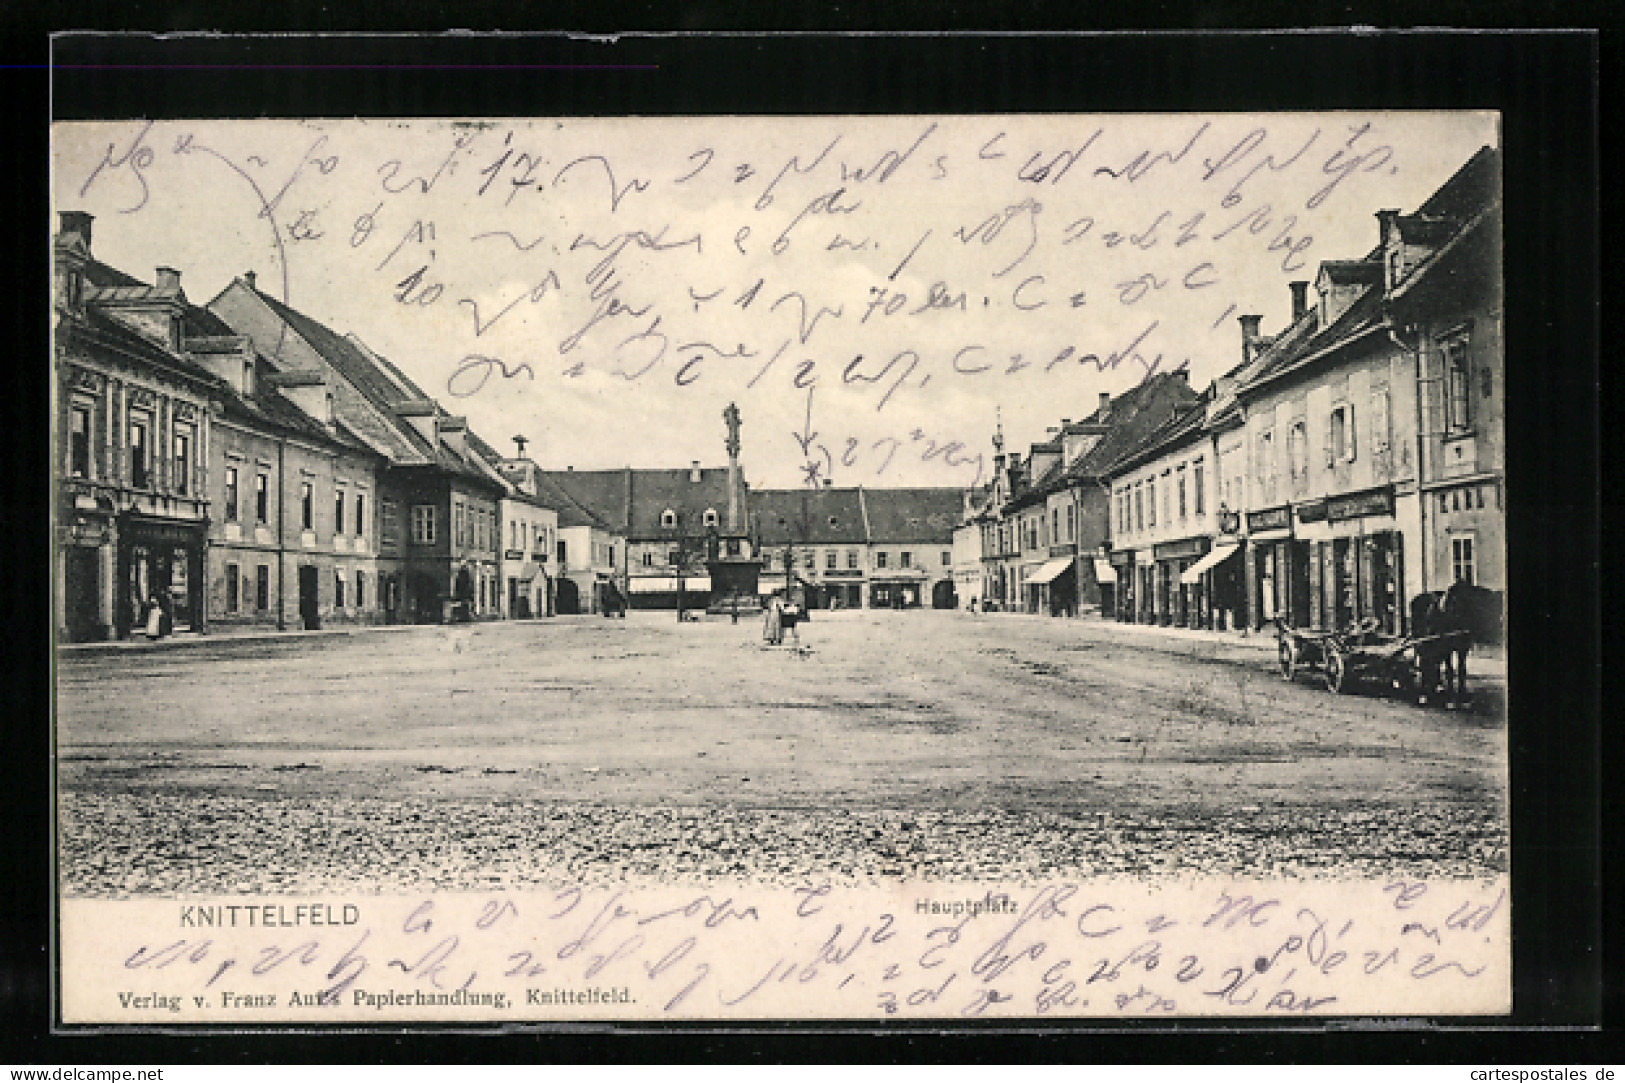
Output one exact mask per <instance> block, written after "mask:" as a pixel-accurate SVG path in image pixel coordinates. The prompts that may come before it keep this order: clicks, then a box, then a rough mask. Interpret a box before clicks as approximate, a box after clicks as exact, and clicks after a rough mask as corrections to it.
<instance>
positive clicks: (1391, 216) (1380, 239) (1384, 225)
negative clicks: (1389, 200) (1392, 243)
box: [1377, 210, 1399, 247]
mask: <svg viewBox="0 0 1625 1083" xmlns="http://www.w3.org/2000/svg"><path fill="white" fill-rule="evenodd" d="M1398 221H1399V211H1397V210H1391V211H1378V212H1377V244H1378V245H1381V246H1383V247H1387V245H1388V234H1390V233H1392V232H1393V227H1394V224H1395V223H1396V222H1398Z"/></svg>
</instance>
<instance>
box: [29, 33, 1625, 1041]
mask: <svg viewBox="0 0 1625 1083" xmlns="http://www.w3.org/2000/svg"><path fill="white" fill-rule="evenodd" d="M702 14H703V10H702ZM1150 14H1151V15H1152V16H1157V15H1162V16H1166V15H1167V11H1166V9H1159V11H1155V12H1152V13H1150ZM1242 14H1243V15H1246V14H1247V12H1243V13H1242ZM758 17H760V16H758ZM960 17H961V19H962V18H963V13H960ZM322 18H323V16H320V15H319V16H318V17H317V18H316V19H314V20H313V21H312V22H311V23H310V24H307V25H317V24H319V22H320V21H322ZM155 25H162V23H161V22H160V23H157V24H155ZM578 25H590V24H586V23H578ZM985 25H992V24H985ZM1602 45H1603V43H1602V39H1601V38H1600V37H1599V36H1598V35H1596V34H1593V33H1581V32H1496V31H1486V32H1456V33H1449V32H1383V33H1378V32H1374V31H1361V32H1350V31H1338V30H1327V31H1308V32H1304V31H1299V32H1285V33H1234V32H1226V31H1215V32H1205V33H1204V32H1188V31H1186V32H1157V33H1149V34H1146V33H1115V34H1109V35H1095V34H1089V35H1078V34H1054V33H1043V34H1037V35H1028V34H1014V33H997V34H986V33H972V32H950V33H931V34H918V35H916V34H891V35H881V36H858V35H850V34H842V33H809V34H800V33H798V34H791V35H783V34H771V35H769V34H728V35H714V34H709V33H698V32H673V33H658V34H628V35H621V36H619V37H617V38H614V39H606V38H602V37H582V36H577V37H570V36H564V35H542V36H526V37H519V36H502V37H466V36H459V37H444V36H423V37H417V36H400V35H391V36H344V37H324V36H300V37H276V38H272V37H255V38H248V37H210V36H182V37H169V38H160V37H155V36H150V35H140V36H104V35H99V34H95V33H82V34H73V35H67V36H58V37H56V38H55V39H54V41H47V40H46V39H45V38H44V36H43V35H40V36H39V37H38V38H37V39H34V38H31V39H30V40H29V41H28V42H27V44H26V47H27V50H28V54H29V55H28V58H27V59H26V61H24V63H23V64H22V65H21V66H14V67H12V68H11V69H10V70H9V71H8V78H7V83H8V84H12V83H23V82H24V81H27V82H28V83H30V84H33V83H34V82H35V81H37V82H39V83H42V84H43V83H44V82H45V80H46V78H47V77H49V79H50V82H49V89H50V92H51V100H50V104H49V108H48V110H34V111H28V112H26V113H25V115H26V117H27V122H31V130H29V131H27V132H24V133H20V135H14V137H13V138H11V140H10V142H11V145H12V149H13V153H12V155H10V156H9V157H10V158H11V164H10V167H9V168H8V169H7V173H8V174H10V177H9V184H10V185H11V186H13V187H15V186H17V185H19V184H28V183H29V182H31V181H32V183H33V185H34V189H33V191H32V192H31V193H20V195H21V198H14V199H13V201H12V202H13V215H12V216H11V217H12V218H13V221H12V222H11V223H10V224H11V226H12V228H13V229H16V230H18V231H19V234H20V239H21V241H22V243H21V245H20V246H14V247H13V248H12V250H13V251H26V252H28V253H29V255H30V257H31V261H30V262H28V263H26V264H25V268H26V273H20V274H19V275H18V276H17V277H18V278H19V279H21V281H22V283H23V284H24V287H25V288H23V289H20V290H18V289H14V290H13V291H11V299H12V301H13V304H14V305H16V307H17V308H18V318H17V320H16V321H15V322H14V323H13V326H14V327H18V328H24V329H27V330H28V331H29V337H26V338H25V340H24V342H22V343H19V344H18V346H17V347H16V350H17V353H16V356H17V357H18V358H35V359H39V358H43V357H45V356H46V351H47V349H48V344H47V341H46V340H47V339H48V334H49V328H48V326H47V324H46V320H45V319H44V315H45V314H46V313H47V312H48V300H47V288H46V284H47V283H48V282H49V275H48V268H47V267H45V266H44V264H45V263H46V262H47V261H48V257H49V248H48V232H49V231H48V229H45V228H42V226H43V224H44V222H45V216H44V210H45V208H46V206H48V200H47V199H41V198H39V197H42V196H46V195H48V192H47V189H46V185H45V182H44V181H45V178H44V174H45V170H46V168H47V167H48V162H49V154H48V143H47V140H48V124H47V123H44V122H46V121H48V120H49V119H58V120H71V119H88V118H108V119H111V118H121V117H129V118H133V117H148V116H151V117H227V116H230V117H252V116H262V115H268V116H357V115H390V114H394V115H404V116H442V115H458V116H478V115H494V116H506V115H580V116H591V115H615V114H623V113H630V114H640V115H647V116H657V115H682V114H705V113H709V114H718V113H768V114H774V113H779V114H803V113H804V114H816V113H894V112H895V113H939V112H941V113H999V112H1140V111H1157V112H1172V111H1204V112H1216V111H1244V110H1245V111H1252V110H1259V111H1264V110H1287V109H1294V110H1295V109H1304V110H1310V109H1313V110H1335V109H1494V110H1499V111H1500V112H1501V113H1502V147H1503V152H1504V161H1505V207H1506V228H1507V236H1506V246H1505V253H1506V296H1507V304H1508V312H1507V316H1508V318H1507V332H1508V334H1507V358H1506V360H1507V365H1506V378H1507V395H1506V401H1507V410H1508V429H1509V438H1510V439H1509V443H1510V447H1511V449H1512V452H1511V456H1510V461H1509V463H1508V470H1507V473H1508V482H1507V490H1508V511H1507V526H1508V537H1509V543H1508V544H1509V553H1508V557H1509V560H1510V561H1511V568H1512V573H1511V589H1510V590H1509V592H1508V594H1509V598H1508V605H1509V610H1510V612H1509V625H1508V631H1509V657H1510V664H1511V680H1510V684H1509V696H1510V700H1511V712H1510V720H1509V745H1510V748H1511V756H1512V763H1511V769H1512V833H1513V848H1512V854H1513V856H1512V868H1513V932H1514V940H1513V949H1514V964H1513V976H1514V1014H1513V1016H1512V1017H1511V1018H1510V1019H1501V1018H1495V1019H1479V1020H1466V1021H1463V1020H1453V1021H1452V1020H1441V1021H1438V1022H1437V1023H1436V1024H1435V1023H1434V1022H1432V1021H1427V1020H1411V1021H1406V1023H1405V1025H1403V1026H1401V1027H1394V1026H1380V1025H1378V1026H1373V1027H1370V1028H1365V1029H1361V1028H1358V1027H1351V1026H1349V1025H1348V1024H1341V1025H1332V1026H1328V1025H1325V1024H1318V1023H1317V1024H1307V1025H1303V1026H1298V1027H1293V1028H1289V1029H1283V1028H1281V1027H1280V1026H1278V1025H1275V1026H1269V1027H1266V1026H1262V1025H1250V1024H1246V1023H1243V1024H1237V1025H1224V1026H1216V1025H1214V1024H1210V1023H1204V1024H1186V1025H1178V1024H1176V1025H1173V1026H1163V1027H1161V1028H1159V1029H1157V1030H1155V1031H1152V1030H1150V1029H1149V1028H1145V1029H1141V1028H1124V1027H1122V1026H1114V1027H1103V1026H1100V1025H1098V1024H1094V1023H1091V1022H1088V1021H1081V1022H1078V1023H1076V1024H1061V1025H1046V1026H1045V1028H1043V1029H1042V1030H1036V1029H1027V1028H1020V1029H1012V1028H1010V1027H1008V1026H986V1027H977V1028H974V1029H971V1028H965V1027H957V1028H953V1029H951V1030H947V1031H944V1030H941V1029H939V1028H938V1027H936V1026H933V1025H929V1024H926V1025H896V1024H886V1025H884V1026H882V1025H881V1024H879V1023H872V1024H870V1023H865V1024H861V1025H858V1024H854V1025H847V1026H814V1025H802V1026H794V1027H787V1026H778V1025H768V1026H748V1027H740V1026H733V1027H729V1028H727V1029H719V1028H716V1027H711V1026H671V1027H662V1028H658V1029H656V1028H649V1027H645V1028H642V1029H635V1028H619V1029H616V1028H609V1027H600V1028H594V1029H583V1028H579V1027H574V1028H557V1029H553V1030H549V1031H547V1032H544V1033H535V1032H529V1033H526V1034H524V1035H519V1034H508V1035H506V1036H505V1037H503V1038H501V1039H500V1040H498V1039H496V1038H494V1037H493V1036H492V1032H482V1033H478V1034H469V1033H467V1032H466V1031H465V1032H459V1033H450V1032H430V1033H423V1032H421V1031H408V1030H406V1029H404V1028H400V1029H396V1028H378V1029H375V1030H368V1031H356V1030H350V1031H344V1032H334V1033H332V1034H325V1035H323V1036H322V1037H320V1038H312V1037H310V1036H308V1034H305V1035H289V1034H280V1035H278V1034H264V1033H258V1034H255V1033H246V1032H243V1031H240V1030H229V1029H225V1028H220V1029H219V1030H211V1031H210V1032H209V1033H208V1034H207V1036H200V1035H199V1032H197V1031H194V1032H191V1033H188V1034H155V1033H150V1032H120V1033H116V1034H108V1033H89V1032H69V1033H52V1032H51V1030H50V1020H51V1019H52V1017H53V1015H54V1005H53V1004H52V996H51V984H50V982H51V979H50V969H49V968H50V966H51V965H52V952H51V951H50V950H49V949H50V941H49V937H50V926H49V915H50V907H51V906H52V905H53V902H54V876H53V874H52V860H53V855H52V854H51V850H50V838H49V830H50V820H49V810H50V788H49V787H50V771H51V769H52V761H51V758H50V757H51V733H50V727H49V726H48V725H47V724H46V722H47V719H48V718H49V717H50V716H49V710H50V694H51V683H52V672H51V655H50V649H49V643H50V623H49V608H48V607H49V590H48V584H49V578H48V576H45V575H44V574H42V573H43V572H44V570H45V569H46V567H47V564H46V561H47V560H48V559H49V544H50V543H49V505H48V502H47V500H46V484H47V478H48V476H49V475H48V467H47V463H46V448H47V446H48V442H49V432H48V427H47V419H48V411H47V410H46V409H45V405H44V401H45V398H46V396H47V395H48V371H47V369H46V367H45V366H44V365H41V364H39V362H38V360H35V361H32V362H28V363H18V364H16V365H15V366H14V368H13V371H14V372H21V373H22V374H23V375H24V379H23V381H22V386H23V387H24V388H25V389H26V393H25V394H22V395H13V396H5V397H3V398H5V399H6V400H8V401H7V405H6V410H7V414H8V417H7V420H8V421H9V422H11V423H12V424H11V432H12V433H13V434H14V440H13V441H12V443H11V444H10V446H9V448H8V451H7V457H8V461H7V465H8V466H9V467H10V468H11V469H10V471H9V475H8V476H9V478H10V481H11V484H12V487H13V491H17V492H28V493H29V495H30V496H31V498H32V499H30V500H28V501H26V502H15V503H14V502H10V501H8V502H6V505H7V506H6V507H5V509H4V510H5V513H6V514H5V519H6V520H7V521H8V525H10V526H11V527H12V529H11V530H9V531H7V532H5V533H6V534H7V535H8V536H7V549H8V551H15V554H16V555H15V557H14V563H16V564H18V565H20V566H21V567H22V568H26V569H30V571H29V573H28V574H25V575H20V576H16V577H14V579H13V582H14V583H16V584H19V586H17V587H14V591H16V593H10V594H8V595H5V596H3V597H4V604H6V605H7V606H8V607H9V610H10V611H9V612H5V616H7V617H9V618H10V630H11V633H12V634H11V637H10V641H11V644H12V648H10V649H8V650H7V656H8V660H9V659H15V662H12V663H11V664H9V665H8V667H7V668H8V671H10V672H9V674H8V675H9V676H10V677H11V678H12V681H11V684H12V687H14V688H16V689H20V690H23V691H24V692H25V694H26V699H25V702H26V703H28V704H29V706H28V708H26V709H24V710H22V711H14V712H13V715H12V718H11V719H10V720H8V722H7V723H6V724H5V726H4V728H3V734H4V753H5V763H6V765H7V766H6V772H7V773H6V782H7V785H6V787H4V790H5V793H4V797H3V800H4V801H5V803H6V815H5V823H6V824H8V825H9V826H10V827H11V831H10V832H9V833H8V836H9V837H8V838H7V850H8V851H11V852H12V854H13V855H14V857H15V862H14V864H13V867H15V868H16V869H17V870H18V872H17V874H16V875H14V876H13V877H10V878H7V879H6V881H5V886H4V887H3V888H0V906H3V909H0V928H3V929H4V930H5V937H4V942H3V943H0V1018H3V1019H5V1020H7V1033H6V1039H7V1043H6V1051H5V1052H3V1053H0V1060H7V1061H11V1062H13V1063H53V1064H93V1063H104V1062H109V1061H117V1062H123V1063H132V1064H133V1063H187V1062H201V1063H222V1062H223V1063H232V1062H238V1063H260V1062H358V1061H359V1062H374V1063H377V1062H392V1061H414V1062H423V1061H444V1062H460V1061H475V1062H478V1061H511V1060H520V1061H523V1060H532V1061H551V1060H601V1061H610V1062H616V1061H619V1062H643V1061H652V1060H661V1061H666V1060H734V1061H737V1060H746V1059H749V1060H766V1061H780V1060H821V1061H828V1060H863V1061H922V1060H956V1061H963V1060H971V1059H986V1058H989V1057H993V1058H996V1059H999V1060H1004V1061H1008V1060H1012V1059H1021V1060H1026V1059H1040V1060H1060V1059H1066V1060H1074V1059H1077V1060H1086V1061H1087V1060H1100V1059H1113V1058H1116V1057H1133V1058H1134V1059H1136V1060H1139V1061H1143V1062H1159V1061H1161V1062H1201V1061H1247V1060H1257V1061H1291V1062H1301V1061H1336V1062H1346V1061H1365V1060H1401V1061H1472V1062H1481V1063H1496V1062H1501V1061H1506V1060H1508V1059H1512V1060H1517V1061H1520V1062H1535V1061H1543V1062H1550V1063H1553V1064H1575V1065H1579V1066H1585V1065H1586V1063H1587V1060H1588V1059H1592V1063H1598V1062H1614V1063H1617V1062H1618V1060H1619V1059H1620V1058H1619V1054H1618V1052H1617V1050H1618V1045H1617V1044H1613V1043H1612V1041H1611V1039H1613V1038H1617V1032H1615V1033H1612V1034H1610V1033H1606V1032H1604V1031H1600V1030H1598V1029H1597V1028H1599V1027H1600V1026H1601V1025H1602V1023H1603V1020H1604V1009H1605V1003H1604V982H1603V977H1604V966H1605V964H1604V959H1603V955H1602V952H1603V950H1604V947H1605V942H1604V937H1603V935H1602V930H1603V929H1604V928H1605V927H1612V928H1615V929H1619V928H1621V927H1622V925H1621V923H1620V922H1619V920H1618V910H1617V906H1615V907H1612V911H1611V921H1610V923H1609V925H1608V926H1605V925H1604V924H1603V904H1604V898H1603V886H1602V880H1601V872H1602V860H1603V844H1602V835H1601V825H1602V823H1603V818H1604V813H1605V812H1607V813H1617V812H1618V805H1619V798H1618V797H1617V796H1610V797H1608V798H1607V799H1606V801H1607V802H1608V803H1607V805H1606V807H1605V805H1604V800H1605V798H1604V797H1603V794H1602V789H1601V786H1600V783H1601V779H1602V777H1603V761H1602V758H1601V757H1602V749H1601V729H1600V719H1601V703H1602V702H1603V701H1602V699H1601V695H1602V684H1601V680H1602V677H1601V669H1600V664H1601V661H1602V655H1601V648H1602V642H1601V638H1600V636H1601V632H1602V623H1601V615H1602V613H1604V612H1608V613H1617V612H1619V609H1618V607H1617V605H1615V604H1613V603H1614V602H1615V600H1616V599H1617V595H1618V589H1617V587H1611V588H1608V590H1609V593H1608V595H1606V596H1605V595H1604V594H1602V593H1600V592H1601V591H1602V590H1603V589H1604V581H1603V580H1602V578H1601V577H1600V576H1599V574H1598V571H1599V556H1600V552H1599V543H1600V533H1599V521H1600V515H1601V511H1602V508H1604V507H1609V506H1614V505H1616V504H1617V499H1618V494H1617V489H1615V488H1614V486H1613V483H1610V489H1611V492H1610V493H1609V494H1608V497H1607V503H1604V497H1603V494H1602V492H1601V490H1600V489H1599V485H1601V484H1602V483H1603V478H1602V475H1601V473H1600V471H1599V469H1598V466H1599V458H1598V455H1599V443H1598V439H1597V437H1598V434H1599V431H1600V425H1599V422H1600V418H1601V416H1602V415H1601V406H1602V398H1601V385H1600V383H1599V381H1600V377H1601V369H1600V366H1599V353H1598V348H1599V337H1598V331H1599V329H1600V321H1599V315H1600V313H1599V309H1598V301H1599V300H1600V298H1599V292H1598V281H1599V279H1598V267H1599V255H1600V247H1599V233H1598V213H1597V212H1598V201H1599V173H1598V153H1597V152H1598V132H1599V129H1598V94H1597V90H1598V85H1597V80H1598V77H1599V71H1600V64H1601V59H1602V54H1603V47H1602ZM41 54H43V55H41ZM18 59H19V60H23V58H22V57H19V58H18ZM47 65H54V69H55V70H54V71H52V70H49V69H48V67H47ZM581 65H589V66H592V67H591V68H590V69H588V68H582V67H579V66H581ZM562 66H574V67H562ZM8 89H9V86H8ZM41 89H43V87H41ZM42 104H43V103H42ZM28 195H32V196H34V198H35V199H39V202H38V203H35V202H34V201H33V199H27V196H28ZM25 199H26V202H25ZM42 242H45V243H42ZM35 261H37V262H35ZM32 336H37V338H33V337H32ZM30 351H33V352H30ZM36 570H37V573H41V574H36ZM30 580H37V582H34V583H32V584H29V583H28V581H30ZM24 584H26V585H24ZM1605 606H1606V608H1604V607H1605ZM36 651H37V652H38V653H37V654H36V653H33V652H36ZM36 704H37V708H36V706H35V705H36ZM1616 793H1617V791H1616ZM1609 820H1610V822H1614V821H1617V816H1611V817H1609ZM1611 901H1612V900H1611ZM1611 973H1612V975H1614V976H1617V969H1615V970H1612V971H1611ZM1613 995H1614V996H1616V997H1617V992H1616V993H1614V994H1613ZM1614 1006H1615V1007H1617V1003H1616V1004H1614ZM1616 1014H1617V1013H1614V1012H1611V1013H1610V1015H1611V1016H1612V1015H1616ZM995 1043H997V1044H995ZM1605 1044H1607V1045H1609V1046H1611V1048H1612V1049H1613V1050H1614V1052H1612V1053H1608V1052H1605V1049H1604V1046H1605ZM1593 1058H1596V1059H1593Z"/></svg>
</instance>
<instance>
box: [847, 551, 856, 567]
mask: <svg viewBox="0 0 1625 1083" xmlns="http://www.w3.org/2000/svg"><path fill="white" fill-rule="evenodd" d="M846 566H847V567H848V568H852V569H854V570H855V569H856V568H857V566H858V551H857V550H856V549H848V550H847V551H846Z"/></svg>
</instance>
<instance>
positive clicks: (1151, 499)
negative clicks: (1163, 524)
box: [1145, 478, 1157, 526]
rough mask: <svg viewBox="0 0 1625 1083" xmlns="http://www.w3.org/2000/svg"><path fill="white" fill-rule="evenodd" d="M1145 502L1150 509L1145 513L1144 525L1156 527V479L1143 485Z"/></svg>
mask: <svg viewBox="0 0 1625 1083" xmlns="http://www.w3.org/2000/svg"><path fill="white" fill-rule="evenodd" d="M1145 502H1146V503H1147V504H1148V505H1150V509H1149V511H1148V512H1147V514H1146V517H1145V525H1146V526H1156V525H1157V479H1156V478H1152V479H1151V480H1150V481H1148V482H1146V483H1145Z"/></svg>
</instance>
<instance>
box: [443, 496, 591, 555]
mask: <svg viewBox="0 0 1625 1083" xmlns="http://www.w3.org/2000/svg"><path fill="white" fill-rule="evenodd" d="M434 513H435V506H434V505H433V504H414V505H413V506H412V544H413V545H433V544H434V543H435V522H434ZM561 552H562V548H561Z"/></svg>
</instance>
